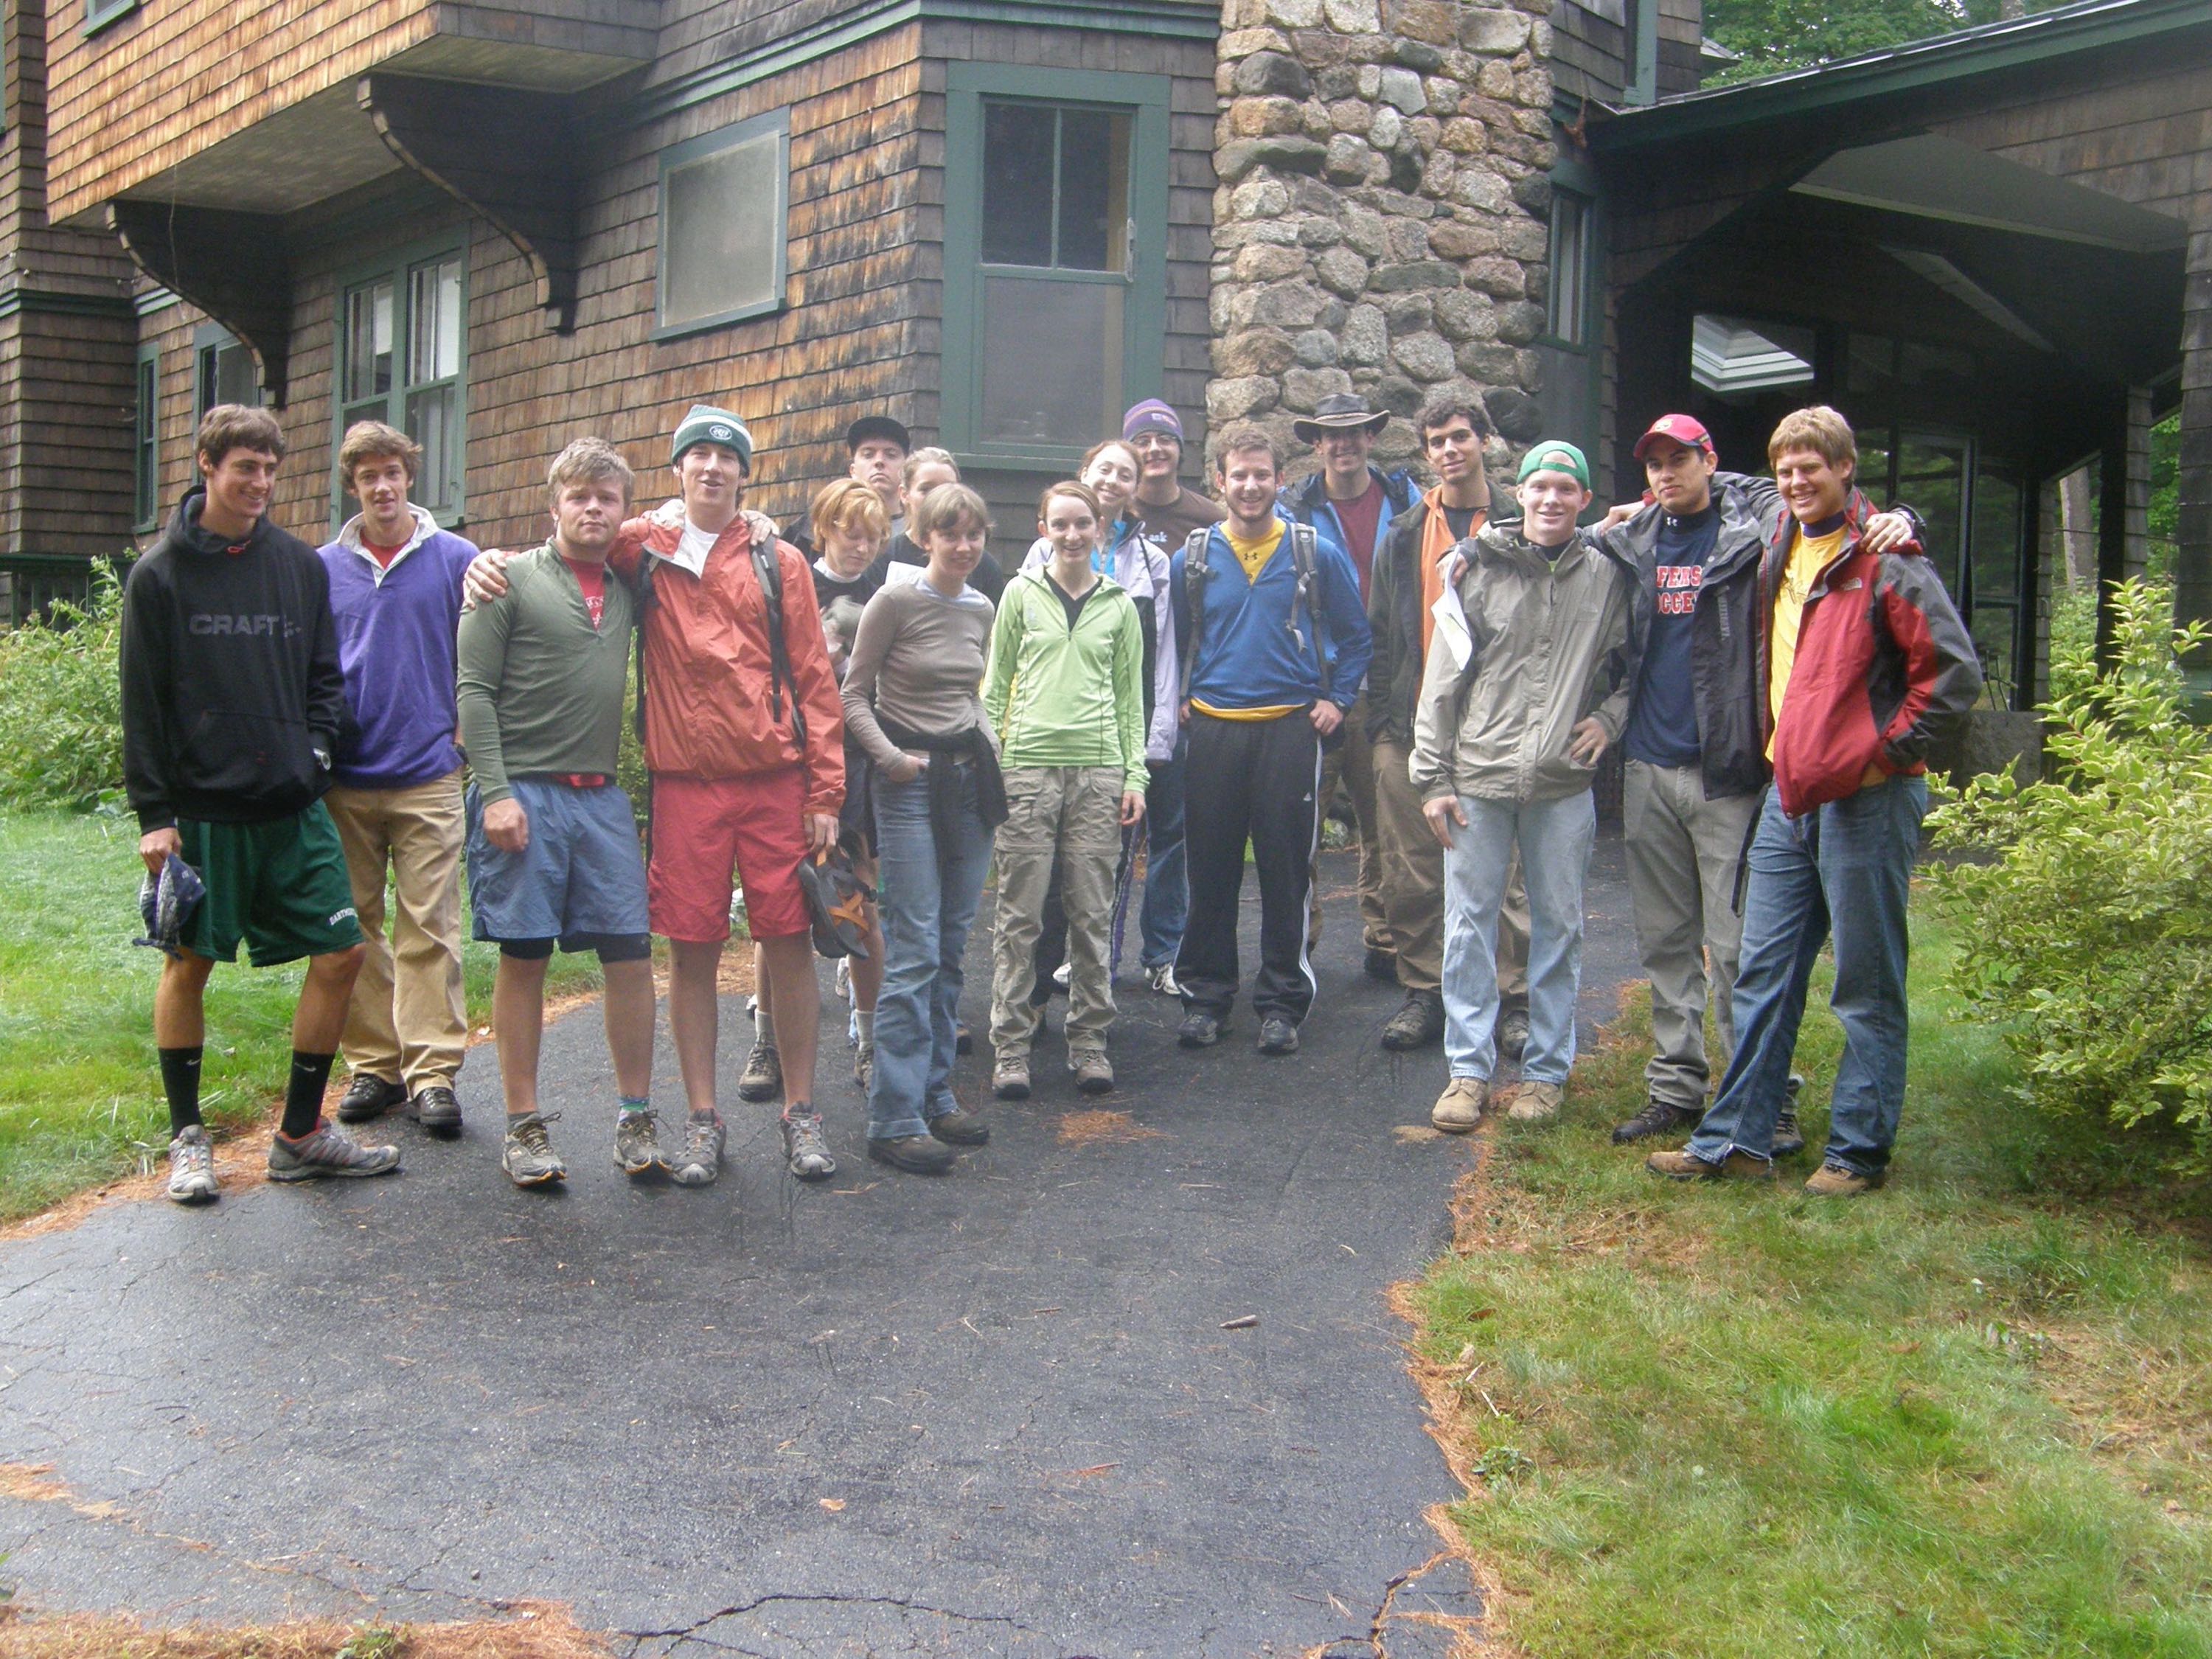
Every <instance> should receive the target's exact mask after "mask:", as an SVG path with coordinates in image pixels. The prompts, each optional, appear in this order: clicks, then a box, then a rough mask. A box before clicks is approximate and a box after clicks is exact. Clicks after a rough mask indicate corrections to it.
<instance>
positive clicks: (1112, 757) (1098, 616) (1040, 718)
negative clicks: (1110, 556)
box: [983, 570, 1150, 792]
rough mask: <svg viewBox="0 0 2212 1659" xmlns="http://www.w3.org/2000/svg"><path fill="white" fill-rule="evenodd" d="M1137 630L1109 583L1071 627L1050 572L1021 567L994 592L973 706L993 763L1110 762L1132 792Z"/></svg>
mask: <svg viewBox="0 0 2212 1659" xmlns="http://www.w3.org/2000/svg"><path fill="white" fill-rule="evenodd" d="M1144 678H1145V635H1144V626H1143V624H1142V623H1140V622H1139V619H1138V617H1137V606H1136V602H1135V601H1134V600H1133V599H1130V597H1129V596H1128V594H1127V592H1123V591H1122V589H1121V587H1119V586H1116V585H1115V583H1114V582H1113V581H1112V580H1109V579H1108V578H1106V577H1104V576H1101V577H1100V578H1099V579H1098V586H1097V587H1096V588H1094V589H1093V590H1092V591H1091V596H1090V598H1089V599H1085V601H1084V604H1083V611H1082V613H1081V615H1080V616H1079V617H1077V618H1076V623H1075V626H1074V627H1073V629H1070V628H1069V627H1068V625H1067V609H1066V605H1064V604H1063V603H1062V601H1061V599H1060V590H1059V589H1058V588H1056V587H1054V586H1053V583H1052V578H1051V577H1050V576H1048V574H1045V572H1043V571H1042V570H1024V571H1023V572H1022V573H1021V574H1019V575H1018V576H1016V577H1015V578H1014V579H1013V580H1012V581H1009V582H1008V583H1007V584H1006V592H1004V593H1002V594H1001V595H1000V598H999V617H998V621H997V622H996V623H994V625H993V627H992V629H991V660H990V665H989V666H988V667H987V668H986V669H985V670H984V672H983V712H984V714H986V715H987V717H988V718H989V720H990V722H991V728H992V730H994V731H995V732H997V733H998V734H999V763H1000V765H1001V766H1115V767H1119V768H1120V769H1121V779H1122V785H1121V787H1122V788H1123V790H1124V791H1125V792H1127V791H1129V790H1136V791H1139V792H1141V791H1142V790H1143V789H1144V788H1145V786H1146V782H1147V781H1148V780H1149V777H1150V774H1149V773H1148V772H1147V771H1146V766H1145V697H1144Z"/></svg>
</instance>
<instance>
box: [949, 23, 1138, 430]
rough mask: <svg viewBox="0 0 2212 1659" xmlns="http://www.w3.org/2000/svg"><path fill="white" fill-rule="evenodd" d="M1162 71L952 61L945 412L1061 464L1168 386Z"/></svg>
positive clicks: (952, 424) (955, 422)
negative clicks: (1122, 71)
mask: <svg viewBox="0 0 2212 1659" xmlns="http://www.w3.org/2000/svg"><path fill="white" fill-rule="evenodd" d="M1167 94H1168V83H1167V81H1166V79H1165V77H1164V76H1132V75H1113V74H1104V73H1097V72H1091V73H1077V72H1074V71H1045V70H1017V69H1011V68H1005V67H1000V66H994V65H987V64H955V65H953V66H951V68H950V69H949V70H948V72H947V98H946V103H947V109H946V125H947V166H946V178H947V182H946V197H947V200H946V204H945V404H944V413H943V422H942V426H943V430H944V433H945V437H946V438H947V440H948V441H950V442H951V447H953V448H954V450H956V451H957V452H959V453H963V454H967V455H972V456H975V457H977V458H979V459H991V460H995V461H998V462H1000V463H1001V464H1005V463H1009V462H1011V463H1013V464H1015V465H1021V464H1023V463H1024V462H1030V463H1035V464H1036V465H1064V464H1065V463H1066V462H1067V461H1069V460H1072V459H1075V458H1076V457H1078V456H1079V455H1080V454H1081V453H1082V452H1083V451H1084V450H1085V449H1087V448H1089V447H1091V445H1092V444H1093V443H1095V442H1097V441H1098V439H1099V438H1100V437H1102V436H1103V435H1107V434H1109V433H1112V432H1115V431H1116V430H1118V429H1119V428H1118V424H1117V423H1118V422H1120V420H1121V411H1122V410H1124V409H1125V408H1127V406H1128V404H1131V403H1133V402H1134V401H1136V400H1137V399H1139V398H1148V397H1152V396H1156V395H1157V394H1158V391H1159V387H1160V378H1161V371H1162V368H1163V365H1164V354H1165V334H1166V327H1167V323H1166V318H1167V301H1166V289H1167V249H1166V237H1167Z"/></svg>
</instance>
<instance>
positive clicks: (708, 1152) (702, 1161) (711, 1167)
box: [668, 1048, 775, 1187]
mask: <svg viewBox="0 0 2212 1659" xmlns="http://www.w3.org/2000/svg"><path fill="white" fill-rule="evenodd" d="M769 1053H770V1054H774V1053H775V1049H773V1048H771V1049H769ZM728 1138H729V1131H728V1130H726V1129H725V1128H724V1127H722V1116H721V1114H720V1113H719V1112H717V1113H716V1114H714V1116H712V1117H687V1118H685V1119H684V1150H683V1151H682V1152H678V1154H677V1155H676V1160H675V1162H673V1163H672V1164H670V1165H669V1166H668V1173H669V1174H670V1175H671V1176H674V1177H675V1178H676V1184H677V1185H678V1186H679V1187H704V1186H707V1185H708V1184H709V1183H710V1182H713V1180H714V1177H715V1176H718V1175H720V1174H721V1173H722V1143H723V1142H724V1141H725V1140H726V1139H728Z"/></svg>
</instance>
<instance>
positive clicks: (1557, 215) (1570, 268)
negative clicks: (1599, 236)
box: [1547, 191, 1589, 345]
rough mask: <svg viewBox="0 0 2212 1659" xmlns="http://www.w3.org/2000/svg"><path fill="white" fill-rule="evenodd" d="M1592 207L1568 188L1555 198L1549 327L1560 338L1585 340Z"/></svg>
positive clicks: (1574, 342)
mask: <svg viewBox="0 0 2212 1659" xmlns="http://www.w3.org/2000/svg"><path fill="white" fill-rule="evenodd" d="M1588 242H1589V204H1586V203H1585V202H1584V201H1583V198H1582V197H1579V196H1575V195H1571V194H1569V193H1568V192H1567V191H1558V192H1556V193H1555V194H1554V195H1553V197H1552V250H1551V259H1552V268H1551V289H1550V293H1551V314H1550V318H1549V320H1548V323H1547V326H1548V327H1549V328H1550V330H1551V331H1552V332H1553V334H1554V335H1556V336H1557V337H1559V338H1560V339H1562V340H1565V341H1567V342H1568V343H1571V344H1573V345H1580V344H1582V343H1583V272H1584V270H1585V269H1586V263H1585V262H1586V261H1587V259H1588V258H1589V248H1588Z"/></svg>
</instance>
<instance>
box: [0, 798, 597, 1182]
mask: <svg viewBox="0 0 2212 1659" xmlns="http://www.w3.org/2000/svg"><path fill="white" fill-rule="evenodd" d="M143 871H144V866H142V865H141V864H140V863H139V861H138V833H137V828H136V825H135V823H134V821H133V820H131V819H127V818H106V817H89V816H82V815H78V814H73V813H59V812H52V813H0V1054H4V1055H5V1056H6V1062H5V1064H4V1066H0V1220H9V1219H13V1218H16V1217H19V1216H22V1215H27V1214H29V1213H30V1212H33V1211H35V1210H39V1209H42V1208H44V1207H45V1206H47V1205H49V1204H52V1203H54V1202H55V1201H57V1200H59V1199H62V1198H65V1197H67V1196H69V1195H70V1194H72V1193H75V1192H77V1191H81V1190H82V1189H83V1188H87V1187H93V1186H97V1185H100V1183H102V1182H106V1181H110V1180H112V1179H113V1178H114V1177H116V1176H118V1175H123V1174H127V1173H129V1172H131V1170H134V1169H137V1168H140V1167H142V1166H143V1165H144V1164H146V1161H147V1160H149V1159H150V1158H155V1157H157V1156H158V1155H159V1153H160V1152H161V1149H162V1148H163V1147H166V1146H167V1144H168V1109H167V1106H166V1105H165V1104H164V1103H163V1102H162V1097H161V1078H160V1075H159V1073H157V1071H156V1070H155V1063H154V1032H153V1006H154V982H155V980H156V979H157V978H159V977H160V974H161V957H160V955H159V953H158V952H155V951H149V950H144V949H141V948H139V947H137V946H136V945H132V944H131V940H132V939H135V938H136V937H137V935H138V934H139V933H141V932H143V927H142V926H141V924H140V921H139V918H138V911H137V900H138V880H139V878H140V876H141V875H142V874H143ZM243 957H244V953H243V952H242V951H241V952H240V964H239V965H237V966H222V967H218V968H217V969H216V972H215V976H214V978H213V979H212V980H210V981H209V984H208V997H207V1018H208V1045H207V1062H206V1068H205V1072H204V1080H203V1085H202V1097H201V1099H202V1109H203V1111H204V1113H205V1115H206V1116H207V1120H208V1121H209V1122H210V1124H212V1125H216V1126H219V1127H232V1128H235V1127H241V1126H244V1125H248V1124H252V1123H256V1122H258V1121H262V1120H263V1119H264V1118H265V1117H266V1116H267V1115H268V1114H269V1112H270V1109H271V1108H272V1107H273V1106H274V1105H275V1104H276V1102H277V1101H278V1100H279V1098H280V1097H282V1095H283V1088H284V1078H285V1074H286V1071H287V1069H288V1067H289V1065H290V1061H291V1036H290V1030H291V1022H292V1005H293V1002H294V1000H295V998H296V997H297V995H298V994H299V987H300V976H301V968H300V967H299V966H298V965H297V964H295V965H292V966H290V967H286V968H279V969H267V970H262V969H250V968H247V967H246V966H245V965H244V963H243ZM496 960H497V952H496V951H495V950H494V948H493V947H491V946H489V945H477V944H474V943H471V945H469V946H468V947H467V955H466V972H467V983H468V1003H469V1018H470V1021H471V1025H472V1026H477V1025H481V1024H483V1020H484V1018H485V1016H486V1012H487V1011H488V1009H489V1005H490V1000H491V979H492V969H493V966H494V964H495V962H496ZM598 979H599V969H598V963H597V961H596V959H595V958H593V957H582V958H580V959H579V958H576V957H558V956H556V957H555V958H554V964H553V969H552V975H551V978H550V985H551V987H552V988H553V989H554V990H555V991H556V992H572V991H579V990H584V989H587V988H589V987H592V986H595V985H596V984H597V983H598ZM339 1069H340V1072H341V1073H343V1063H341V1066H340V1067H339ZM463 1086H464V1088H465V1087H466V1086H467V1085H466V1083H465V1081H464V1085H463Z"/></svg>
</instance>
